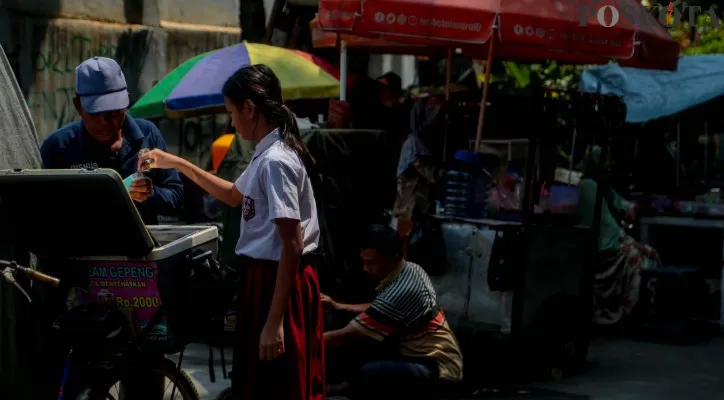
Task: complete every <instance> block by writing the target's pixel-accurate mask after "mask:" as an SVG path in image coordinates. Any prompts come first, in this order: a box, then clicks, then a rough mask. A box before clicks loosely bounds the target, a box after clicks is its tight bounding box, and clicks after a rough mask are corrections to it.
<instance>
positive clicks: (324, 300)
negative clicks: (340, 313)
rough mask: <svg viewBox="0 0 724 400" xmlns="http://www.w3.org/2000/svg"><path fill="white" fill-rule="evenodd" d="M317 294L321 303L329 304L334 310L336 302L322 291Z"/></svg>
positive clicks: (336, 306)
mask: <svg viewBox="0 0 724 400" xmlns="http://www.w3.org/2000/svg"><path fill="white" fill-rule="evenodd" d="M319 296H320V300H321V301H322V304H329V306H330V307H332V308H334V309H335V310H336V309H337V308H338V305H337V302H336V301H334V300H333V299H332V298H331V297H329V296H327V295H326V294H324V293H320V294H319Z"/></svg>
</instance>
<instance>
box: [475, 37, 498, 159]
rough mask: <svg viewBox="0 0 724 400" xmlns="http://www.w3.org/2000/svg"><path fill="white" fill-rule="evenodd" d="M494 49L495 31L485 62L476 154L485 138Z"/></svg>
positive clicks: (476, 136) (476, 137)
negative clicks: (484, 123)
mask: <svg viewBox="0 0 724 400" xmlns="http://www.w3.org/2000/svg"><path fill="white" fill-rule="evenodd" d="M493 47H495V30H493V34H492V35H491V36H490V44H489V45H488V59H487V60H486V61H485V82H483V85H484V86H483V100H482V101H481V102H480V114H479V115H478V131H477V133H476V134H475V152H478V151H480V141H481V140H482V138H483V122H484V121H485V105H486V104H487V103H488V90H489V89H490V70H491V69H492V68H491V66H492V65H493Z"/></svg>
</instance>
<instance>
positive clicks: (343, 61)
mask: <svg viewBox="0 0 724 400" xmlns="http://www.w3.org/2000/svg"><path fill="white" fill-rule="evenodd" d="M339 70H340V71H339V99H340V100H342V101H347V41H346V40H344V39H342V40H341V41H340V43H339Z"/></svg>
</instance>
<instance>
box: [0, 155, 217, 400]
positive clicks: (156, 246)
mask: <svg viewBox="0 0 724 400" xmlns="http://www.w3.org/2000/svg"><path fill="white" fill-rule="evenodd" d="M0 221H1V222H2V224H9V226H10V227H11V230H12V231H13V232H14V236H13V238H12V240H13V241H14V244H15V245H16V246H18V247H19V248H23V249H27V250H28V251H29V252H31V253H33V254H34V255H36V256H37V257H38V261H39V266H40V267H41V268H40V269H42V270H43V271H44V272H46V273H48V274H49V275H52V276H55V277H58V278H60V282H61V283H60V285H59V288H58V289H57V290H58V292H57V293H60V296H64V297H66V298H67V300H66V306H67V310H62V311H61V310H57V311H59V313H58V314H65V315H74V318H78V317H79V316H80V317H82V318H81V319H83V320H84V322H81V321H79V320H77V319H74V320H73V321H74V322H73V323H72V324H71V325H74V326H73V327H72V329H71V330H73V331H74V333H73V334H72V335H71V336H74V337H70V338H68V339H69V340H68V342H69V345H70V346H71V349H72V351H71V354H73V356H72V357H71V356H69V357H68V361H67V364H66V367H68V365H71V364H75V365H77V366H81V365H82V366H83V368H84V369H82V371H83V373H82V374H78V375H79V376H81V378H82V379H81V381H82V383H77V384H78V385H79V386H74V387H78V388H86V389H92V390H91V393H98V392H99V391H103V392H104V393H103V394H102V395H101V397H99V398H103V399H105V398H106V397H104V396H105V393H108V391H107V390H109V388H111V386H109V385H115V384H116V383H117V382H119V381H122V380H124V379H126V378H127V377H128V375H129V374H131V373H133V376H134V377H136V376H140V375H139V368H141V370H140V371H143V365H155V364H154V363H153V362H150V361H149V360H151V361H153V360H155V361H166V360H165V357H164V355H165V354H170V353H176V352H179V351H182V350H183V348H184V346H185V344H186V343H188V342H190V341H192V340H195V339H196V336H198V335H199V334H200V333H199V332H198V331H193V330H190V329H189V327H190V326H191V325H193V324H194V323H197V322H198V321H194V319H193V318H194V315H193V314H200V313H201V312H199V311H198V310H199V307H200V306H204V305H205V304H207V303H205V302H207V301H208V300H207V299H205V298H206V297H208V293H207V292H208V291H207V292H202V293H197V292H198V291H197V290H195V289H197V288H198V286H197V287H195V286H194V279H196V278H195V276H197V275H202V274H199V273H198V272H199V271H200V270H199V269H198V268H199V266H202V267H203V268H208V269H213V268H214V267H215V265H216V264H215V263H213V262H209V261H211V260H213V258H214V257H215V256H216V252H217V242H218V231H217V228H216V227H214V226H145V225H144V224H143V222H142V220H141V217H140V215H139V213H138V211H137V210H136V207H135V206H134V204H133V201H132V200H131V198H130V196H128V194H127V192H126V189H125V187H124V185H123V183H122V181H121V177H120V176H119V175H118V174H117V173H116V172H115V171H112V170H106V169H94V170H87V169H81V170H8V171H0ZM66 294H67V296H66ZM60 296H57V295H56V296H54V297H56V298H62V297H60ZM201 296H203V297H204V298H200V297H201ZM51 303H52V302H48V304H46V306H52V304H51ZM206 311H207V313H209V314H210V313H214V312H213V311H212V310H206ZM113 313H121V314H122V315H124V316H125V318H126V321H125V322H127V326H128V331H129V334H130V336H129V338H128V341H122V342H123V343H119V342H118V341H114V340H111V339H108V340H105V339H106V337H105V336H104V337H103V338H102V339H103V340H101V341H98V340H97V339H98V338H97V337H96V338H93V337H92V336H93V334H94V333H96V334H97V333H99V329H101V326H102V325H103V324H105V323H106V322H107V318H108V317H107V316H108V315H112V314H113ZM220 313H221V315H222V316H223V310H221V312H220ZM49 322H50V321H49ZM101 330H102V329H101ZM63 336H64V338H65V337H67V336H68V335H67V334H64V335H63ZM82 338H85V339H82ZM108 338H111V336H108ZM79 342H81V343H79ZM89 343H93V346H89ZM129 343H132V344H133V346H132V347H134V348H135V350H137V351H136V352H135V353H133V352H129V351H126V350H128V346H129ZM119 352H120V353H119ZM131 353H133V354H135V356H137V358H136V360H135V361H136V362H132V361H131V360H129V359H128V357H125V355H128V354H131ZM119 354H120V356H119ZM182 354H183V353H182ZM181 358H182V357H181ZM140 359H144V360H147V361H149V363H148V364H143V363H140V364H139V362H138V360H140ZM77 361H80V362H77ZM180 361H181V360H179V363H180ZM101 364H102V365H103V368H99V365H101ZM109 364H110V365H111V366H110V367H109ZM85 368H87V369H85ZM100 369H103V371H105V372H104V373H101V372H99V371H100ZM70 371H75V369H72V368H71V369H70ZM151 372H152V371H151ZM176 372H177V376H185V375H183V374H182V372H181V370H180V367H177V368H176ZM141 375H142V374H141ZM91 376H92V377H93V378H92V379H91V378H90V377H91ZM53 378H54V377H47V379H53ZM167 378H168V376H167ZM41 379H42V378H41ZM70 379H71V380H73V378H72V377H71V378H70ZM134 379H135V378H134ZM111 381H112V382H111ZM64 383H66V382H65V379H64ZM173 383H174V384H175V385H173V386H174V389H173V390H174V391H175V392H176V393H179V392H185V393H181V394H182V395H183V398H191V399H194V398H198V394H197V393H196V390H195V389H194V388H193V384H191V382H190V381H189V380H188V378H187V377H186V378H185V381H184V382H180V381H174V382H173ZM101 386H102V387H101ZM176 386H178V388H176ZM119 390H121V389H119ZM168 390H171V389H168ZM126 396H127V397H128V396H130V395H129V394H126ZM69 398H72V397H69ZM94 398H95V397H93V396H91V397H90V399H94ZM134 398H135V397H134Z"/></svg>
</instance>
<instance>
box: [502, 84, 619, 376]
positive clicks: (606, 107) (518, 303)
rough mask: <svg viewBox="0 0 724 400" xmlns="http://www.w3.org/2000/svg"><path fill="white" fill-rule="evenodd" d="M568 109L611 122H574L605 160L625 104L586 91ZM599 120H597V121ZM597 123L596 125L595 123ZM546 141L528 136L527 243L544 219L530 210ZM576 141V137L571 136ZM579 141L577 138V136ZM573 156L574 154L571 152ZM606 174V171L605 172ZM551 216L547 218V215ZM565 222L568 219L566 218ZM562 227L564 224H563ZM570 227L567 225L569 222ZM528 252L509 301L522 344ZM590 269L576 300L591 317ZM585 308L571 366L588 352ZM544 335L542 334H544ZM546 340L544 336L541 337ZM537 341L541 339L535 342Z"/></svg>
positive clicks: (595, 232) (593, 240) (577, 116)
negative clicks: (535, 178) (511, 300)
mask: <svg viewBox="0 0 724 400" xmlns="http://www.w3.org/2000/svg"><path fill="white" fill-rule="evenodd" d="M568 109H569V111H571V112H572V118H573V119H574V121H576V120H578V121H581V120H583V121H585V120H586V119H587V118H589V119H590V118H591V117H592V116H595V117H597V118H600V119H601V120H608V121H610V124H608V125H606V128H604V129H603V131H599V132H595V130H596V129H595V128H598V129H600V128H601V127H602V126H600V124H596V123H594V122H593V121H588V122H589V123H587V124H580V123H575V122H574V124H575V125H577V126H575V128H574V132H580V131H584V133H583V135H580V133H579V135H580V136H584V137H586V136H587V137H589V138H590V139H591V140H592V142H593V143H592V144H598V145H600V146H601V148H602V150H601V160H600V162H601V163H605V160H606V159H607V157H608V147H609V146H610V139H611V137H612V135H611V133H612V129H613V127H614V126H613V124H616V125H619V124H623V121H624V118H625V105H624V104H623V102H622V101H621V99H620V98H618V97H615V96H607V95H597V94H595V95H589V94H578V93H577V94H573V99H572V100H571V102H570V104H569V105H568ZM547 112H550V110H549V109H547V107H546V105H545V103H544V104H543V113H547ZM598 122H600V121H598ZM597 125H598V126H597ZM586 130H593V131H594V133H593V134H587V133H586V132H585V131H586ZM535 132H540V130H536V131H535ZM604 137H605V138H607V139H608V140H603V138H604ZM544 140H546V138H545V136H543V135H540V134H535V133H532V134H531V135H530V136H529V138H528V149H527V150H528V152H527V160H528V161H527V162H526V166H525V174H524V178H523V179H524V181H523V199H522V202H521V211H522V212H523V220H522V224H521V230H522V235H523V236H522V243H526V244H527V243H529V242H530V240H531V237H530V236H529V234H530V232H531V230H532V228H534V227H535V226H544V225H545V223H546V221H542V220H541V219H540V218H538V217H537V216H535V214H534V209H533V206H534V204H533V198H534V192H533V190H534V185H533V180H534V179H533V178H534V176H535V173H536V160H537V158H538V157H537V156H539V148H538V147H539V145H540V144H541V142H542V141H544ZM574 140H575V139H574ZM578 140H580V139H578ZM571 156H572V157H573V155H571ZM604 175H605V174H604ZM599 179H600V181H601V184H599V190H598V191H597V194H596V202H595V207H596V208H595V213H594V222H593V226H592V227H591V228H589V229H590V231H589V232H591V234H590V237H589V238H588V239H590V245H589V246H590V249H593V251H589V257H590V259H589V261H588V263H587V265H588V266H589V267H590V268H595V267H596V265H597V264H598V257H597V247H598V246H597V245H598V237H599V231H600V219H601V207H602V204H603V193H602V190H600V188H601V187H605V186H606V177H605V176H601V177H599ZM549 218H550V217H549ZM555 219H556V217H552V218H550V220H549V221H555ZM539 222H543V223H542V224H539ZM566 222H568V221H566ZM551 226H553V225H552V224H549V225H547V228H550V227H551ZM563 226H566V225H565V224H563ZM568 226H569V225H568ZM574 228H575V227H574ZM530 256H531V254H528V253H526V254H524V256H523V259H522V260H521V261H520V263H519V264H518V265H519V266H520V267H519V268H515V272H514V278H513V280H514V290H513V304H512V313H511V321H510V322H511V330H510V338H511V339H513V340H514V342H515V343H519V344H520V343H523V342H521V340H523V341H526V340H527V339H530V338H531V336H530V335H527V334H526V332H525V330H526V327H525V326H524V315H525V307H526V304H525V302H526V301H525V299H526V297H525V295H526V276H527V274H528V273H529V272H530V271H528V269H529V268H530V266H529V264H528V263H529V259H530ZM592 271H593V270H592V269H589V270H584V271H582V273H581V280H580V283H579V290H580V294H579V299H580V300H581V301H583V304H582V305H581V306H582V307H583V308H582V309H583V310H591V314H589V315H591V316H592V306H593V304H592V296H593V272H592ZM536 312H542V310H541V309H538V310H537V311H536ZM587 312H588V311H583V315H581V320H580V321H576V322H575V323H574V325H576V324H578V323H580V325H578V326H577V327H576V329H577V333H572V334H571V337H570V341H569V342H567V343H570V342H574V345H575V346H574V350H573V354H571V355H572V356H573V359H572V360H570V361H573V362H574V365H571V366H572V367H574V368H578V367H580V366H582V365H581V363H583V362H585V359H586V356H587V353H588V343H589V338H590V327H591V319H590V318H589V317H588V316H586V313H587ZM544 336H545V335H544ZM544 339H547V338H544ZM536 343H540V342H536ZM551 361H552V363H553V364H552V367H553V368H552V370H551V373H552V374H553V375H554V376H556V375H558V374H559V373H560V369H561V368H566V367H567V366H566V365H559V364H560V363H559V364H556V363H557V361H554V360H551Z"/></svg>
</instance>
